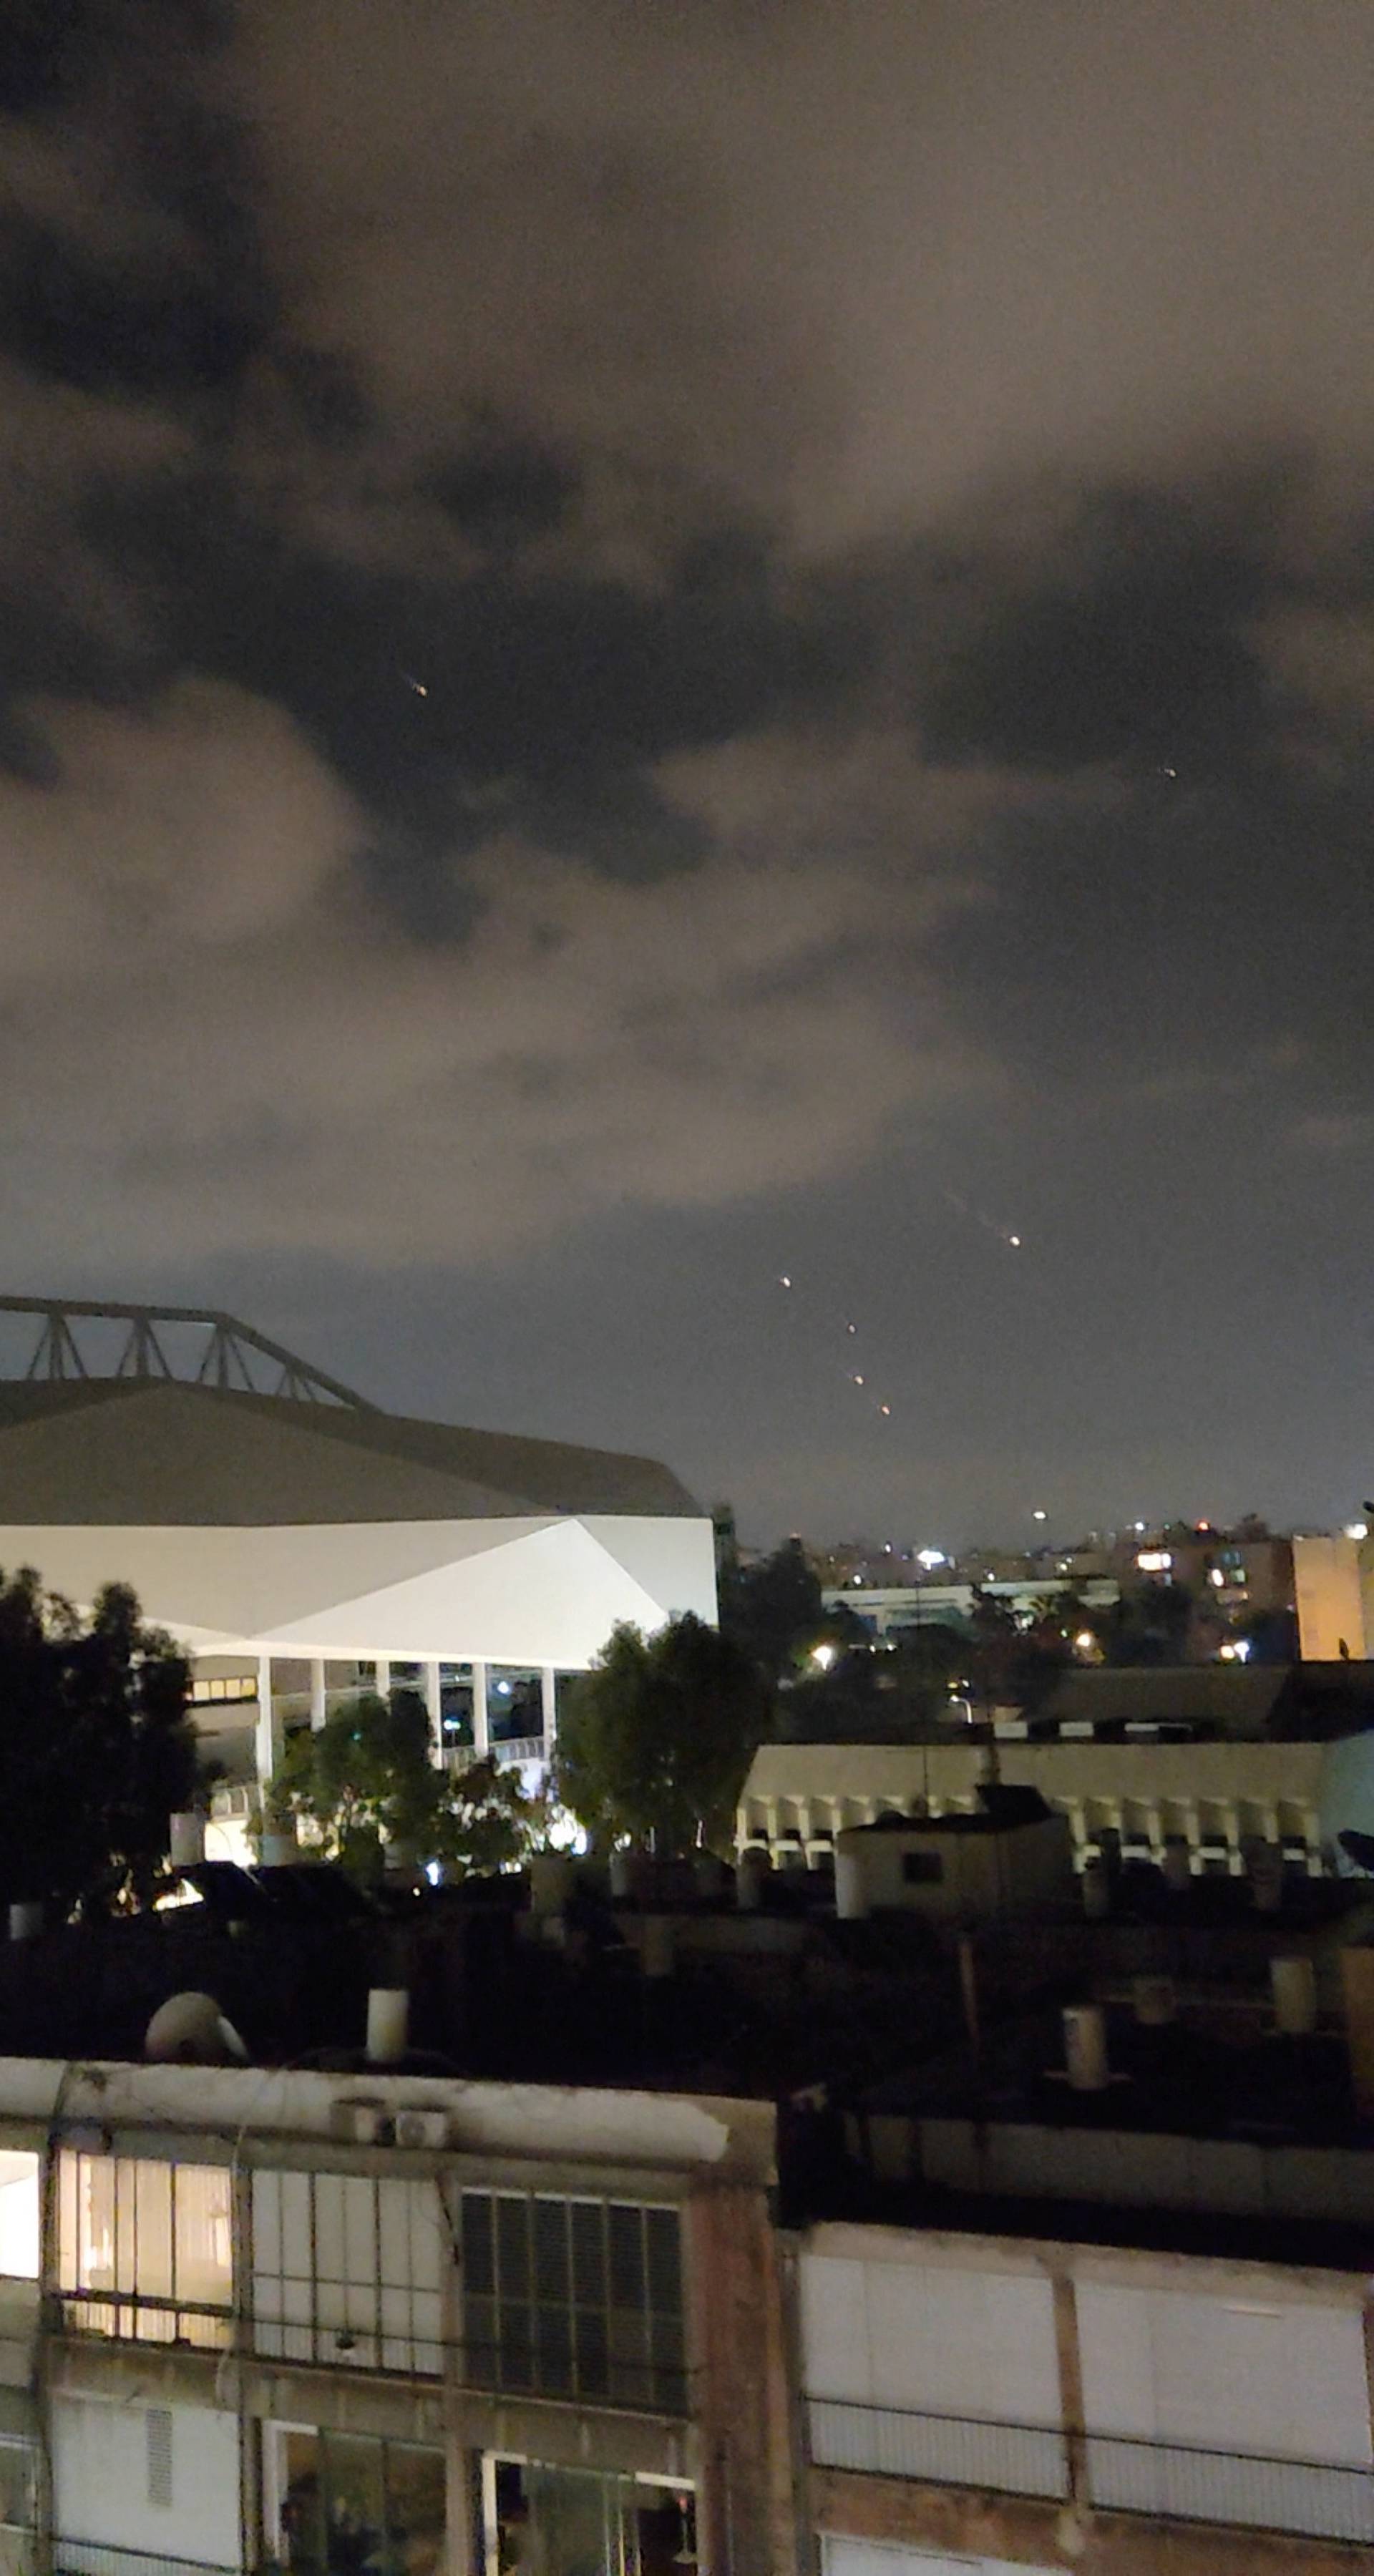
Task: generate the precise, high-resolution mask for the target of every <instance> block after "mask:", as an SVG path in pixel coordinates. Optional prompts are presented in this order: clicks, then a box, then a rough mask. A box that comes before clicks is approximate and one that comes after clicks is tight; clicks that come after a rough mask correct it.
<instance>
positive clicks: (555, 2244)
mask: <svg viewBox="0 0 1374 2576" xmlns="http://www.w3.org/2000/svg"><path fill="white" fill-rule="evenodd" d="M462 2244H463V2287H464V2298H463V2315H464V2344H465V2350H466V2356H467V2376H468V2379H469V2381H470V2382H471V2384H472V2385H474V2386H476V2387H480V2388H496V2389H510V2390H512V2391H525V2392H531V2393H537V2394H540V2395H543V2396H547V2397H571V2398H582V2399H601V2400H604V2401H606V2402H608V2403H609V2404H611V2405H613V2406H629V2407H636V2408H640V2409H643V2410H646V2411H651V2412H653V2413H656V2414H674V2415H678V2414H681V2413H682V2412H683V2410H684V2405H685V2370H684V2351H683V2331H682V2264H681V2252H680V2232H679V2223H678V2213H677V2211H676V2210H675V2209H644V2208H641V2207H639V2206H638V2204H637V2203H634V2202H630V2201H610V2202H607V2201H595V2200H555V2199H552V2198H550V2197H548V2196H546V2195H545V2194H543V2193H537V2194H535V2193H526V2192H485V2191H465V2192H464V2194H463V2216H462Z"/></svg>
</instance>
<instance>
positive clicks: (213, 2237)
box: [176, 2165, 234, 2308]
mask: <svg viewBox="0 0 1374 2576" xmlns="http://www.w3.org/2000/svg"><path fill="white" fill-rule="evenodd" d="M176 2262H177V2290H176V2294H177V2297H178V2298H179V2299H192V2300H195V2301H196V2302H197V2304H198V2305H201V2306H204V2307H216V2308H218V2307H224V2308H227V2307H228V2306H229V2305H230V2303H231V2301H232V2298H233V2291H234V2274H233V2226H232V2218H231V2203H230V2184H229V2174H228V2170H227V2168H226V2167H225V2166H223V2165H181V2166H179V2167H178V2169H177V2177H176Z"/></svg>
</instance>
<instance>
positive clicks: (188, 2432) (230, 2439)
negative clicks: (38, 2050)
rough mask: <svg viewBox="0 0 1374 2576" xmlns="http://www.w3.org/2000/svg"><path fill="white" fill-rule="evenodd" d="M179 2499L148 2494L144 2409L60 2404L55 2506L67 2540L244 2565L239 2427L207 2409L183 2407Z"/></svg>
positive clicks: (176, 2425) (175, 2463)
mask: <svg viewBox="0 0 1374 2576" xmlns="http://www.w3.org/2000/svg"><path fill="white" fill-rule="evenodd" d="M171 2417H172V2501H171V2503H170V2505H160V2504H153V2503H151V2502H150V2501H149V2494H148V2410H147V2407H146V2405H145V2404H144V2403H141V2402H135V2403H120V2402H117V2401H115V2400H111V2399H106V2398H99V2397H62V2396H59V2397H55V2398H54V2400H53V2409H52V2446H53V2504H54V2521H55V2526H56V2529H57V2532H58V2534H59V2535H60V2537H61V2538H63V2539H66V2540H87V2541H101V2542H103V2543H104V2544H105V2546H106V2547H107V2548H113V2549H142V2550H147V2551H149V2552H150V2553H154V2554H156V2555H158V2556H160V2557H168V2558H194V2559H197V2560H199V2561H201V2562H202V2563H203V2564H208V2565H212V2566H217V2567H238V2566H239V2564H240V2555H239V2477H238V2423H237V2419H236V2418H235V2417H234V2416H233V2415H231V2414H224V2413H220V2412H212V2411H211V2410H210V2409H209V2408H208V2407H199V2406H174V2407H173V2408H172V2409H171Z"/></svg>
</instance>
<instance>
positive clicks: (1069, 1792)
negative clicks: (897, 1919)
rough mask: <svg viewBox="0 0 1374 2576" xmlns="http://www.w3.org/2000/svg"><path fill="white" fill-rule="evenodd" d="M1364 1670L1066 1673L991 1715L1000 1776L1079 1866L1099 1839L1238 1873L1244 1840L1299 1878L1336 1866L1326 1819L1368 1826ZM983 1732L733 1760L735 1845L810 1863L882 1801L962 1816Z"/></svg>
mask: <svg viewBox="0 0 1374 2576" xmlns="http://www.w3.org/2000/svg"><path fill="white" fill-rule="evenodd" d="M1371 1720H1374V1667H1371V1666H1369V1665H1353V1664H1347V1663H1336V1664H1331V1665H1311V1664H1304V1665H1299V1666H1287V1665H1269V1666H1259V1667H1256V1666H1248V1667H1247V1666H1238V1665H1226V1664H1215V1665H1181V1666H1178V1667H1177V1668H1174V1669H1170V1668H1166V1667H1160V1666H1148V1667H1144V1668H1142V1669H1140V1670H1138V1671H1129V1670H1123V1671H1112V1670H1101V1669H1099V1670H1086V1669H1085V1670H1081V1671H1074V1672H1070V1673H1066V1674H1065V1675H1064V1676H1063V1677H1062V1679H1061V1680H1060V1681H1059V1682H1058V1683H1057V1684H1056V1686H1055V1688H1054V1690H1053V1691H1052V1692H1051V1693H1050V1694H1049V1696H1048V1697H1047V1699H1046V1700H1045V1701H1044V1703H1043V1704H1042V1706H1041V1707H1040V1708H1039V1709H1038V1710H1037V1711H1036V1713H1035V1715H1034V1716H1033V1717H1025V1716H1021V1715H1019V1714H1018V1713H1016V1712H1014V1711H1012V1710H1007V1711H1005V1712H999V1713H998V1717H997V1721H996V1730H995V1732H996V1741H997V1762H998V1768H999V1771H1000V1773H1001V1776H1002V1778H1003V1779H1004V1780H1005V1781H1007V1782H1008V1783H1009V1784H1012V1785H1014V1786H1018V1787H1024V1788H1031V1789H1036V1790H1038V1791H1039V1792H1040V1794H1041V1796H1042V1797H1043V1798H1045V1800H1046V1801H1047V1802H1048V1804H1049V1805H1050V1806H1052V1807H1054V1808H1057V1809H1058V1810H1059V1812H1060V1813H1061V1814H1063V1815H1065V1816H1066V1817H1067V1818H1068V1820H1069V1824H1070V1827H1071V1829H1072V1832H1073V1838H1074V1844H1075V1848H1076V1851H1077V1854H1078V1858H1079V1862H1080V1865H1081V1863H1082V1862H1083V1861H1084V1860H1086V1859H1087V1858H1088V1857H1089V1856H1090V1855H1091V1854H1093V1853H1095V1852H1098V1851H1100V1850H1101V1849H1102V1848H1103V1847H1104V1844H1105V1845H1106V1846H1108V1847H1109V1848H1110V1849H1111V1850H1112V1851H1114V1852H1120V1853H1124V1854H1125V1855H1126V1856H1127V1857H1128V1858H1136V1859H1140V1860H1153V1861H1155V1862H1156V1863H1159V1862H1162V1861H1163V1858H1164V1855H1165V1850H1166V1847H1167V1846H1168V1845H1169V1844H1170V1843H1174V1844H1176V1845H1181V1846H1182V1847H1183V1849H1184V1851H1185V1852H1186V1854H1187V1859H1188V1865H1189V1866H1190V1867H1191V1868H1192V1869H1193V1870H1195V1871H1196V1870H1203V1869H1220V1870H1224V1871H1229V1872H1230V1873H1231V1874H1232V1875H1233V1876H1239V1874H1240V1873H1241V1870H1242V1868H1243V1866H1244V1853H1245V1847H1246V1845H1247V1844H1248V1843H1250V1842H1256V1841H1257V1842H1263V1843H1270V1844H1274V1845H1280V1846H1282V1849H1283V1852H1284V1855H1285V1858H1286V1859H1287V1861H1288V1862H1289V1863H1290V1864H1291V1865H1292V1866H1294V1867H1297V1868H1300V1869H1302V1870H1304V1871H1306V1872H1308V1873H1310V1874H1311V1875H1313V1876H1319V1875H1321V1874H1322V1873H1323V1872H1325V1871H1327V1870H1329V1869H1332V1868H1337V1867H1340V1866H1344V1865H1348V1863H1344V1862H1343V1861H1342V1858H1341V1854H1340V1850H1339V1846H1338V1836H1339V1834H1340V1832H1341V1830H1342V1829H1343V1828H1347V1827H1349V1826H1354V1827H1355V1828H1356V1829H1357V1830H1359V1831H1364V1832H1374V1732H1371ZM986 1767H987V1748H986V1745H985V1743H984V1742H983V1741H982V1730H980V1729H978V1728H971V1727H967V1726H964V1727H960V1726H957V1725H955V1726H949V1725H942V1726H939V1727H931V1728H928V1729H926V1730H925V1731H924V1740H914V1741H911V1742H908V1743H903V1744H895V1743H883V1744H876V1743H875V1744H865V1743H832V1744H806V1743H796V1744H789V1743H773V1744H764V1745H761V1746H760V1748H759V1751H758V1752H757V1753H756V1755H755V1757H754V1760H753V1763H752V1765H751V1767H750V1771H749V1776H748V1778H747V1780H746V1782H745V1785H744V1790H743V1794H742V1797H741V1801H740V1808H739V1816H738V1821H737V1827H736V1834H737V1841H738V1844H739V1847H740V1848H741V1850H744V1849H748V1848H750V1847H751V1846H754V1847H758V1848H760V1849H764V1850H767V1851H768V1852H769V1854H770V1856H771V1857H772V1858H773V1859H775V1860H776V1861H778V1862H780V1863H789V1862H791V1863H797V1862H799V1861H800V1860H802V1859H803V1858H805V1859H808V1860H810V1861H811V1862H812V1863H815V1862H818V1861H823V1860H824V1859H825V1858H826V1857H827V1856H828V1855H829V1854H830V1852H831V1851H832V1850H833V1848H834V1841H835V1837H836V1835H837V1834H840V1833H842V1832H844V1831H845V1830H846V1829H847V1828H849V1827H853V1826H857V1825H867V1824H873V1823H875V1822H876V1821H877V1819H878V1818H879V1817H880V1816H882V1815H885V1814H891V1813H893V1812H896V1813H900V1814H907V1815H916V1814H919V1813H927V1814H932V1815H941V1814H944V1813H946V1812H953V1813H955V1814H972V1813H973V1812H974V1811H975V1809H976V1807H977V1804H978V1787H979V1782H980V1780H981V1779H982V1777H983V1775H984V1772H985V1770H986Z"/></svg>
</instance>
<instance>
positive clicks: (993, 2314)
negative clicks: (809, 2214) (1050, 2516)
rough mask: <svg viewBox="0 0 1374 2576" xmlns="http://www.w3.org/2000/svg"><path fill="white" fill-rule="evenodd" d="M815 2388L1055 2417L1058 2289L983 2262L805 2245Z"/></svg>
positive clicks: (895, 2401)
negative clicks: (814, 2249)
mask: <svg viewBox="0 0 1374 2576" xmlns="http://www.w3.org/2000/svg"><path fill="white" fill-rule="evenodd" d="M801 2273H802V2288H801V2296H802V2333H803V2343H804V2351H805V2374H806V2387H807V2390H808V2393H809V2394H810V2395H811V2396H813V2397H828V2398H840V2399H846V2398H847V2399H850V2400H853V2401H858V2402H862V2403H866V2404H868V2405H872V2406H878V2407H891V2408H897V2409H902V2408H906V2409H911V2410H914V2411H926V2412H929V2413H933V2414H939V2415H952V2416H967V2417H970V2418H973V2419H989V2420H992V2421H996V2422H1000V2423H1004V2424H1024V2425H1031V2426H1034V2425H1057V2424H1058V2422H1059V2371H1058V2361H1057V2357H1056V2350H1055V2336H1054V2297H1053V2292H1052V2290H1051V2287H1050V2284H1049V2282H1048V2281H1047V2280H1043V2279H1040V2278H1038V2277H1036V2276H1035V2275H1033V2274H1026V2273H1012V2272H999V2271H995V2270H992V2269H979V2268H978V2267H977V2266H976V2265H975V2264H973V2263H970V2264H968V2265H967V2266H962V2265H960V2266H955V2265H933V2264H932V2265H923V2264H913V2263H907V2262H900V2263H899V2262H886V2261H883V2260H871V2261H866V2262H865V2261H848V2260H845V2259H843V2258H841V2257H836V2256H828V2255H816V2254H804V2255H803V2256H802V2262H801Z"/></svg>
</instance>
